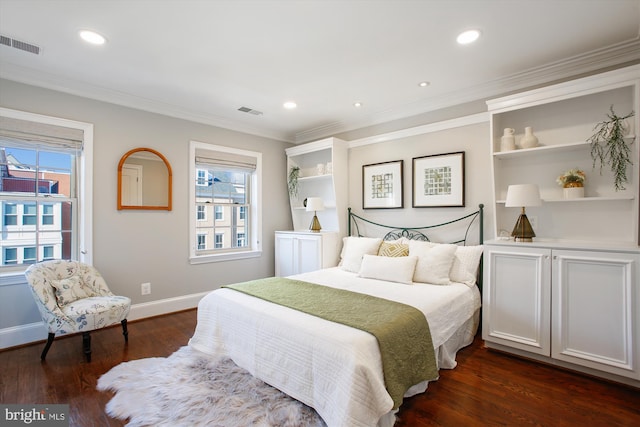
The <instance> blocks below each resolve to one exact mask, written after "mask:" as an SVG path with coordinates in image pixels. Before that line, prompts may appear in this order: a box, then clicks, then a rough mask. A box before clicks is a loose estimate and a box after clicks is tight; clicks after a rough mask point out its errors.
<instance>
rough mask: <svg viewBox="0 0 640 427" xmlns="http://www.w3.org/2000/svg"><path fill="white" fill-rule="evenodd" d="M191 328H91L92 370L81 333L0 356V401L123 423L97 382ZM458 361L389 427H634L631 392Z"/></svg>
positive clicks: (481, 357)
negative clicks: (56, 406) (108, 411)
mask: <svg viewBox="0 0 640 427" xmlns="http://www.w3.org/2000/svg"><path fill="white" fill-rule="evenodd" d="M195 325H196V311H195V310H188V311H184V312H180V313H174V314H170V315H166V316H161V317H155V318H151V319H144V320H140V321H135V322H130V324H129V344H128V345H127V346H125V344H124V339H123V337H122V334H121V332H122V331H121V329H120V327H119V325H118V326H117V327H112V328H107V329H103V330H100V331H95V332H93V333H92V334H91V335H92V338H93V339H92V349H93V355H92V361H91V363H86V361H85V359H84V356H83V354H82V338H81V336H72V337H64V338H57V339H56V340H55V341H54V343H53V346H52V347H51V350H50V351H49V354H48V355H47V360H46V362H44V363H41V362H40V352H41V351H42V348H43V346H44V344H42V343H38V344H34V345H29V346H25V347H20V348H15V349H10V350H5V351H0V402H2V403H68V404H69V405H70V418H71V420H70V426H82V427H87V426H122V425H124V423H122V422H120V421H117V420H113V419H110V418H109V417H108V416H107V415H105V413H104V407H105V405H106V404H107V402H108V401H109V399H110V398H111V394H110V393H102V392H98V391H96V389H95V387H96V382H97V380H98V378H99V377H100V376H101V375H102V374H103V373H105V372H107V371H108V370H109V369H110V368H112V367H113V366H115V365H117V364H119V363H121V362H124V361H128V360H134V359H140V358H145V357H166V356H169V355H170V354H172V353H173V352H174V351H176V350H177V349H178V348H180V347H181V346H183V345H186V344H187V341H188V340H189V338H190V337H191V335H192V334H193V331H194V328H195ZM458 362H459V364H458V367H457V368H456V369H453V370H442V371H440V374H441V376H440V379H439V380H438V381H435V382H432V383H431V384H429V389H428V390H427V392H426V393H424V394H421V395H418V396H415V397H413V398H410V399H406V400H405V402H404V404H403V406H402V408H401V410H400V413H399V420H398V422H397V423H396V427H420V426H456V427H457V426H527V425H531V426H553V427H556V426H584V427H599V426H640V390H637V389H633V388H630V387H626V386H622V385H616V384H612V383H609V382H606V381H600V380H597V379H593V378H589V377H587V376H583V375H580V374H575V373H572V372H568V371H564V370H560V369H557V368H554V367H550V366H545V365H541V364H537V363H534V362H530V361H526V360H522V359H518V358H515V357H511V356H507V355H504V354H501V353H497V352H492V351H489V350H487V349H486V348H484V347H483V343H482V340H481V339H480V338H476V340H475V342H474V343H473V344H472V345H471V346H469V347H467V348H465V349H463V350H461V351H460V352H459V353H458ZM140 403H141V404H144V402H140ZM230 427H231V426H230ZM233 427H236V426H233Z"/></svg>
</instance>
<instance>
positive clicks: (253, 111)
mask: <svg viewBox="0 0 640 427" xmlns="http://www.w3.org/2000/svg"><path fill="white" fill-rule="evenodd" d="M238 111H242V112H243V113H249V114H253V115H254V116H261V115H262V111H258V110H254V109H253V108H249V107H240V108H238Z"/></svg>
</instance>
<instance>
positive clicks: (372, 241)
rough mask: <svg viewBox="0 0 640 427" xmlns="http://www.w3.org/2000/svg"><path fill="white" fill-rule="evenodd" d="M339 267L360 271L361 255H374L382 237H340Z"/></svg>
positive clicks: (354, 271)
mask: <svg viewBox="0 0 640 427" xmlns="http://www.w3.org/2000/svg"><path fill="white" fill-rule="evenodd" d="M342 241H343V247H342V253H341V255H340V256H341V258H342V259H341V261H340V267H341V268H342V269H343V270H346V271H351V272H353V273H357V272H358V271H360V264H362V257H363V255H365V254H369V255H376V254H377V253H378V248H379V247H380V244H381V243H382V239H380V238H375V237H354V236H350V237H345V238H344V239H342Z"/></svg>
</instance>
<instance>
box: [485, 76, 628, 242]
mask: <svg viewBox="0 0 640 427" xmlns="http://www.w3.org/2000/svg"><path fill="white" fill-rule="evenodd" d="M639 81H640V66H637V65H636V66H632V67H627V68H623V69H620V70H616V71H612V72H607V73H603V74H600V75H596V76H590V77H587V78H583V79H578V80H574V81H570V82H566V83H561V84H558V85H554V86H549V87H546V88H540V89H536V90H532V91H528V92H524V93H520V94H515V95H511V96H508V97H504V98H499V99H494V100H490V101H488V102H487V105H488V108H489V113H490V123H491V158H492V175H493V185H494V188H493V190H494V203H495V210H494V212H495V215H494V221H495V224H494V225H495V230H496V236H500V235H505V234H510V232H511V230H512V228H513V226H514V224H515V221H516V219H517V216H518V214H519V209H518V208H506V207H505V206H504V204H505V203H504V201H505V198H506V195H507V188H508V187H509V185H511V184H537V185H538V186H539V188H540V194H541V198H542V200H543V203H542V206H540V207H531V208H527V215H528V216H529V217H530V218H531V217H535V223H536V224H537V225H536V227H535V232H536V235H537V236H538V237H542V238H552V239H566V240H589V241H596V242H597V241H607V242H620V243H621V244H628V243H636V244H637V243H638V198H639V197H638V169H639V166H640V165H638V162H639V160H640V159H639V156H638V145H640V144H638V142H637V138H636V133H637V130H638V128H639V127H640V126H639V125H638V123H639V122H638V114H636V115H635V116H634V117H632V118H630V119H629V120H628V127H629V135H628V136H627V140H628V141H629V142H631V149H632V159H634V164H633V165H631V166H629V168H628V170H627V172H628V173H627V175H628V178H629V182H628V183H627V184H625V187H626V189H625V190H624V191H615V188H614V185H613V175H612V173H611V171H610V170H609V169H608V168H606V167H605V168H602V170H601V169H600V167H599V165H596V167H595V168H594V167H593V164H594V163H593V160H592V158H591V145H590V143H589V142H588V139H589V137H590V136H591V135H592V134H593V133H594V127H595V126H596V125H597V124H598V123H599V122H601V121H603V120H606V119H607V117H606V114H607V113H608V112H609V108H610V106H613V108H614V110H615V111H616V113H618V114H620V115H622V114H627V113H629V112H631V111H635V112H636V113H638V112H639V106H638V97H639V95H638V93H639V92H638V91H639ZM527 126H530V127H532V128H533V132H534V134H535V135H536V136H537V137H538V139H539V144H540V145H539V146H538V147H535V148H528V149H516V150H512V151H500V141H501V137H502V135H503V130H504V128H514V129H515V130H516V142H518V141H519V140H520V138H522V136H523V134H524V128H525V127H527ZM572 168H579V169H582V170H583V171H584V172H585V173H586V175H587V179H586V183H585V197H584V198H581V199H564V198H563V189H562V188H561V187H560V186H559V185H558V184H557V183H556V178H557V177H558V176H559V175H561V174H563V173H564V172H566V171H567V170H569V169H572Z"/></svg>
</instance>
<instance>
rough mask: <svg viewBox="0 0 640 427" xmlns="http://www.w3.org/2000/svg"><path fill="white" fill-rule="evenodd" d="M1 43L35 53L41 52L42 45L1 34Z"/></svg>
mask: <svg viewBox="0 0 640 427" xmlns="http://www.w3.org/2000/svg"><path fill="white" fill-rule="evenodd" d="M0 44H2V45H5V46H8V47H13V48H15V49H20V50H24V51H25V52H29V53H33V54H35V55H39V54H40V47H39V46H36V45H34V44H31V43H27V42H23V41H21V40H16V39H12V38H11V37H7V36H3V35H0Z"/></svg>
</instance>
